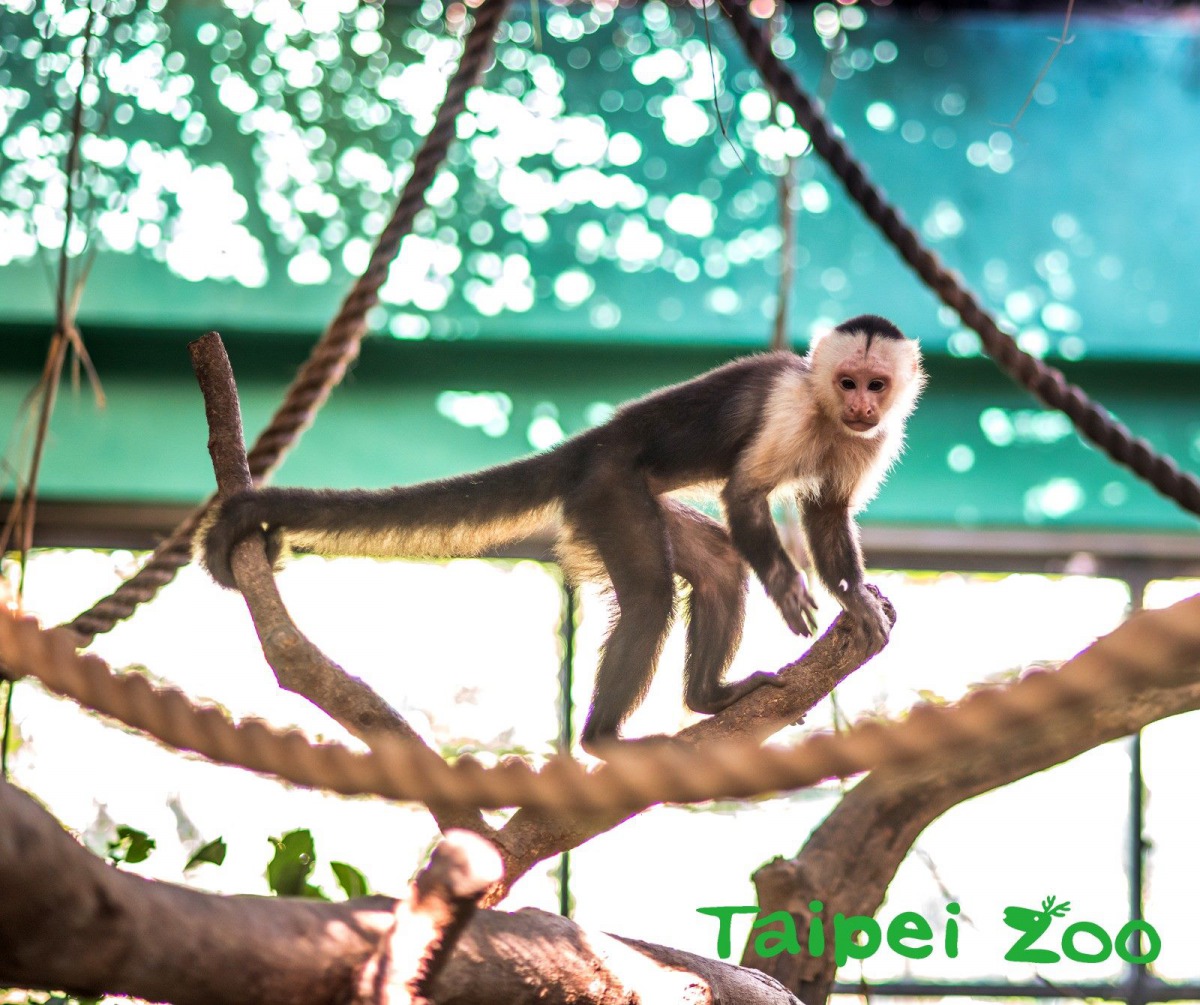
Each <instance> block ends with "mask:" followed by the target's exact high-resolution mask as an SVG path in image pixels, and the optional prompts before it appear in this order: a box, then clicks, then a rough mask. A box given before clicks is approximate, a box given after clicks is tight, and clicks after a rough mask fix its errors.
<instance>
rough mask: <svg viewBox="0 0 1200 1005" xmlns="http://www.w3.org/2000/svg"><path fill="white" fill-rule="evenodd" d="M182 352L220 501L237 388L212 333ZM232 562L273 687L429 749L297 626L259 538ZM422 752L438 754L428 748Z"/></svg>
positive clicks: (362, 732) (229, 476)
mask: <svg viewBox="0 0 1200 1005" xmlns="http://www.w3.org/2000/svg"><path fill="white" fill-rule="evenodd" d="M188 351H189V352H190V353H191V357H192V367H193V369H194V370H195V371H196V379H197V380H198V381H199V383H200V390H201V392H202V393H203V395H204V410H205V415H206V416H207V419H208V429H209V437H208V450H209V454H210V455H211V456H212V460H213V471H214V473H215V474H216V478H217V489H218V493H219V496H220V498H221V499H225V498H227V497H228V496H230V495H233V494H235V493H237V492H242V491H245V490H247V489H249V488H251V487H252V482H251V479H250V467H249V465H248V463H247V461H246V446H245V441H244V439H243V437H242V416H241V408H240V406H239V405H238V396H237V386H236V384H235V383H234V379H233V370H232V368H231V367H230V365H229V357H228V356H227V355H226V353H225V347H224V345H222V343H221V337H220V336H219V335H218V334H217V333H216V332H209V333H208V334H207V335H205V336H204V337H203V338H200V339H197V340H196V341H195V342H193V343H191V344H190V345H189V346H188ZM232 564H233V570H234V575H235V576H236V578H237V581H238V586H239V588H240V589H241V591H242V595H243V597H244V598H245V600H246V606H247V608H249V610H250V618H251V620H252V621H253V622H254V630H255V631H256V632H257V633H258V638H259V641H260V642H261V643H262V650H263V656H264V657H266V660H267V663H268V664H269V665H270V667H271V670H272V672H274V674H275V679H276V681H278V683H279V686H280V687H282V688H284V689H285V690H287V691H291V692H293V693H294V694H298V695H300V696H301V697H304V698H307V699H308V700H309V701H310V702H312V703H313V704H314V705H316V706H317V708H319V709H321V710H322V711H323V712H325V713H326V714H327V715H328V716H329V717H330V718H332V719H334V720H335V721H336V722H338V723H340V724H341V725H342V726H344V727H345V728H346V729H348V730H349V731H350V732H351V733H353V734H354V735H355V736H357V737H359V738H360V739H362V740H364V741H365V742H366V743H368V744H370V742H371V739H372V736H375V735H378V734H380V733H388V734H391V735H393V736H397V737H400V738H401V739H404V740H406V741H408V742H410V743H411V744H413V745H414V746H420V747H422V748H424V749H426V750H428V748H427V747H426V746H425V742H424V741H423V740H422V739H421V737H420V735H419V734H418V733H417V732H416V730H414V729H413V728H412V726H410V725H409V724H408V722H407V721H406V720H405V719H404V718H403V717H402V716H401V715H400V714H399V713H398V712H397V711H396V710H395V709H393V708H392V707H391V705H389V704H388V703H387V702H386V701H384V700H383V698H381V697H380V696H379V694H378V693H377V692H376V691H375V690H374V689H373V688H371V687H370V685H368V684H367V683H366V682H365V681H363V680H361V679H360V678H358V677H354V676H352V675H351V674H349V673H347V672H346V671H345V670H344V669H343V668H342V667H341V666H339V665H338V664H337V663H335V662H334V661H333V660H331V659H329V657H327V656H326V655H325V654H324V653H323V652H321V650H320V649H319V648H318V647H317V646H316V645H314V644H313V643H312V642H311V641H310V640H309V639H308V638H307V637H306V636H305V635H304V633H303V632H301V631H300V629H299V628H297V627H296V624H295V622H293V621H292V618H291V615H290V614H288V612H287V608H286V607H284V604H283V598H282V597H281V596H280V595H279V588H278V587H277V586H276V583H275V574H274V572H273V571H272V569H271V564H270V562H268V561H267V553H266V549H265V548H264V547H263V539H262V538H261V537H257V536H256V537H252V538H247V539H246V540H245V541H243V542H241V543H240V544H239V545H238V546H237V547H236V548H235V549H234V553H233V562H232ZM429 757H430V758H431V759H439V758H438V755H437V754H436V753H435V752H434V751H432V750H429ZM430 812H431V813H433V816H434V819H435V820H437V823H438V826H439V827H441V829H442V831H443V832H445V831H446V830H448V829H450V828H454V827H458V828H463V829H465V830H470V831H474V832H475V833H478V834H484V835H490V834H491V833H492V829H491V828H490V827H488V826H487V824H486V823H484V821H483V817H482V816H481V815H480V814H479V812H478V811H467V810H462V809H453V810H447V809H445V808H442V809H438V808H436V807H430Z"/></svg>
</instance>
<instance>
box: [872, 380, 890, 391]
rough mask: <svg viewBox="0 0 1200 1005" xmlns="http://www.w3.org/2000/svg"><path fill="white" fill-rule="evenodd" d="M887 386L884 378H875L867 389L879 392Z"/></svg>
mask: <svg viewBox="0 0 1200 1005" xmlns="http://www.w3.org/2000/svg"><path fill="white" fill-rule="evenodd" d="M886 386H887V385H886V384H884V382H883V381H882V380H873V381H871V383H869V384H868V385H867V390H868V391H874V392H876V393H878V392H880V391H882V390H883V389H884V387H886Z"/></svg>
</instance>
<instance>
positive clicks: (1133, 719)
mask: <svg viewBox="0 0 1200 1005" xmlns="http://www.w3.org/2000/svg"><path fill="white" fill-rule="evenodd" d="M1193 667H1194V668H1195V669H1197V670H1200V667H1195V664H1194V663H1193ZM1196 708H1200V683H1193V684H1187V685H1183V686H1180V687H1174V688H1152V689H1146V690H1143V691H1140V692H1137V693H1134V694H1128V693H1124V694H1121V695H1114V696H1113V697H1112V698H1109V699H1107V700H1103V701H1101V702H1099V703H1098V704H1096V705H1095V706H1094V707H1090V708H1089V709H1088V711H1087V713H1086V714H1084V715H1080V714H1078V713H1076V714H1074V715H1071V714H1061V715H1056V716H1051V717H1049V718H1047V719H1044V720H1042V721H1041V722H1039V724H1038V730H1037V732H1036V733H1023V734H1022V735H1021V736H1020V738H1019V741H1014V738H1013V737H1012V736H1011V735H1006V734H1000V735H996V736H993V737H992V738H991V739H990V741H989V742H986V743H984V744H981V745H980V746H979V747H978V748H976V749H975V750H974V751H973V752H971V753H968V754H965V755H956V756H955V757H954V759H953V760H948V759H946V758H937V757H927V758H924V759H923V760H921V761H920V762H918V763H916V764H914V765H911V766H910V767H908V768H905V769H899V768H886V769H880V770H878V771H873V772H872V773H871V774H869V775H868V776H867V777H866V778H865V779H863V781H861V782H860V783H859V784H858V785H857V786H855V788H853V789H852V790H850V792H848V793H847V794H846V795H845V796H844V797H843V798H842V799H841V801H840V802H839V803H838V805H837V806H836V807H835V808H834V809H833V811H832V812H831V813H830V814H829V816H828V817H827V818H826V819H825V820H824V822H823V823H822V824H821V825H820V826H819V827H818V828H817V829H816V830H815V831H814V832H813V833H812V835H811V836H810V837H809V839H808V841H807V842H806V844H805V846H804V848H803V850H802V851H801V852H800V854H799V855H797V856H796V857H795V858H793V859H783V858H777V859H775V860H774V861H772V862H769V863H768V864H767V865H765V866H763V867H762V868H761V869H759V870H758V872H757V873H756V874H755V876H754V881H755V885H756V886H757V888H758V902H759V907H760V910H761V912H762V913H763V914H769V913H771V912H773V911H788V912H790V913H791V914H792V915H793V916H794V917H795V919H796V927H797V933H798V937H799V939H800V942H801V944H802V945H803V944H806V939H807V930H808V924H809V921H810V918H811V912H810V911H809V909H808V904H809V903H810V902H811V901H812V900H820V901H821V902H822V903H823V904H824V905H825V907H824V912H823V913H824V915H825V916H826V917H828V918H831V917H832V916H833V915H834V914H835V913H837V912H841V913H842V914H844V915H846V916H850V915H856V914H861V915H866V916H868V917H872V916H874V914H875V912H876V911H877V910H878V909H879V907H880V905H881V904H882V903H883V897H884V894H885V893H886V891H887V888H888V886H889V885H890V883H891V881H892V879H893V878H894V876H895V874H896V870H897V869H898V868H899V867H900V863H901V862H902V861H903V860H904V857H905V856H906V855H907V854H908V852H909V850H910V849H911V848H912V846H913V844H914V842H915V841H916V840H917V838H918V837H919V836H920V834H921V832H922V831H923V830H924V829H925V828H926V827H928V826H929V825H930V824H931V823H932V822H933V821H934V820H936V819H937V818H938V817H940V816H941V815H942V814H943V813H945V812H946V811H947V810H949V809H951V808H952V807H954V806H957V805H958V804H959V803H962V802H964V801H966V800H967V799H970V798H972V797H973V796H977V795H979V794H981V793H983V792H989V791H991V790H992V789H997V788H1000V787H1001V786H1003V785H1007V784H1009V783H1010V782H1014V781H1016V780H1018V779H1020V778H1025V777H1027V776H1029V775H1031V774H1034V773H1036V772H1038V771H1044V770H1045V769H1046V768H1049V767H1052V766H1053V765H1055V764H1061V763H1062V762H1063V761H1067V760H1070V759H1071V758H1072V757H1076V756H1078V755H1079V754H1082V753H1084V752H1085V751H1088V750H1091V749H1092V748H1093V747H1097V746H1099V745H1100V744H1102V743H1107V742H1108V741H1109V740H1114V739H1117V738H1118V737H1122V736H1127V735H1129V734H1130V733H1133V732H1136V731H1137V730H1139V729H1141V728H1143V727H1144V726H1146V725H1148V724H1149V723H1151V722H1156V721H1157V720H1159V719H1164V718H1167V717H1168V716H1172V715H1177V714H1179V713H1181V712H1188V711H1192V710H1194V709H1196ZM742 963H743V965H745V966H752V967H758V968H760V969H762V970H763V971H765V972H766V973H769V974H771V975H772V976H774V977H777V978H778V979H779V980H780V981H781V982H782V983H784V984H786V985H787V986H788V987H789V988H791V989H792V990H793V991H795V992H796V993H797V994H798V995H799V996H800V998H801V999H802V1000H803V1001H805V1002H808V1003H811V1005H818V1003H823V1002H824V1001H825V999H826V998H827V997H828V995H829V991H830V988H831V987H832V984H833V979H834V973H835V967H834V964H833V960H832V958H826V957H817V958H815V959H814V958H812V957H810V956H809V955H808V954H801V955H798V956H791V955H789V954H786V953H785V954H781V955H779V956H776V957H773V958H771V959H764V958H762V957H760V956H759V955H758V954H757V953H755V952H754V949H753V946H752V945H751V946H748V947H747V949H746V951H745V953H744V954H743V956H742Z"/></svg>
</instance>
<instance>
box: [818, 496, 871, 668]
mask: <svg viewBox="0 0 1200 1005" xmlns="http://www.w3.org/2000/svg"><path fill="white" fill-rule="evenodd" d="M800 515H801V521H802V523H803V524H804V535H805V537H806V538H807V539H808V551H809V554H810V555H811V556H812V561H813V566H814V567H815V568H816V571H817V575H818V576H819V577H820V579H821V582H822V583H824V584H825V589H827V590H828V591H829V592H830V593H832V594H833V596H834V597H835V598H836V599H837V601H838V603H840V604H841V605H842V607H843V608H844V609H845V611H846V613H847V614H849V615H850V616H851V617H852V618H853V619H854V622H855V630H856V631H858V632H860V633H861V634H862V635H863V637H864V639H865V641H866V643H867V645H868V647H869V648H870V649H871V650H872V651H873V652H878V651H879V650H880V649H882V648H883V647H884V646H885V645H886V644H887V640H888V637H889V636H890V635H891V631H892V628H891V622H890V621H889V620H888V617H887V615H886V614H885V613H884V610H883V604H882V603H881V601H880V600H879V598H878V597H877V596H875V594H874V593H872V592H871V591H870V590H868V589H867V583H866V578H865V574H864V570H863V557H862V551H861V549H860V548H859V546H858V531H857V528H856V527H855V524H854V518H853V517H851V515H850V505H849V503H848V502H846V501H842V500H837V499H832V498H830V497H828V496H825V495H823V494H822V495H819V496H817V498H816V499H807V498H805V499H801V500H800Z"/></svg>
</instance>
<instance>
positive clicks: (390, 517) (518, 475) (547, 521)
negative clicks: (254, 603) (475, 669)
mask: <svg viewBox="0 0 1200 1005" xmlns="http://www.w3.org/2000/svg"><path fill="white" fill-rule="evenodd" d="M561 469H562V461H561V459H560V458H556V459H555V461H554V462H553V463H551V462H550V460H549V457H548V455H546V454H536V455H534V456H533V457H526V458H524V459H522V460H519V461H514V462H513V463H511V464H502V465H499V466H497V467H494V468H488V469H486V470H484V471H478V472H474V473H472V474H467V475H459V476H456V477H454V478H446V479H441V480H438V481H430V482H422V483H420V484H418V485H403V486H397V487H395V488H390V489H381V490H378V491H370V490H365V489H364V490H352V491H335V490H322V489H294V488H264V489H253V490H251V491H248V492H242V493H239V494H238V495H235V496H232V497H231V498H229V499H227V500H225V501H224V502H223V503H221V504H220V505H219V506H218V507H215V508H214V510H213V515H212V517H211V518H209V519H208V520H206V521H205V523H204V525H202V526H201V528H200V530H199V531H198V532H197V535H196V540H197V542H198V544H197V549H198V552H199V557H200V561H201V563H202V564H203V565H204V567H205V568H206V569H207V570H208V571H209V573H210V574H211V575H212V577H213V579H215V580H216V581H217V582H218V583H220V584H221V585H222V586H226V587H229V588H230V589H235V588H236V585H237V584H236V583H235V582H234V578H233V569H232V568H231V566H230V562H229V559H230V554H231V551H232V549H233V546H234V545H235V544H237V543H238V542H239V541H241V540H242V539H243V538H246V537H249V536H250V535H251V534H253V533H254V532H256V531H259V530H263V529H265V530H266V531H267V534H268V554H269V556H270V558H271V560H272V562H274V560H275V559H276V558H277V557H278V555H279V553H280V551H281V550H282V548H283V547H285V546H286V547H291V548H300V549H302V550H304V551H316V552H320V553H321V554H325V555H403V556H407V557H427V558H459V557H467V556H471V555H478V554H481V553H483V552H485V551H487V550H488V549H489V548H494V547H497V546H498V545H502V544H507V543H509V542H511V541H515V540H519V539H520V538H522V537H526V536H528V535H529V534H532V533H535V532H536V531H538V530H539V529H542V528H545V527H547V526H553V525H554V523H555V522H556V520H557V517H558V514H559V513H560V512H561V508H562V507H561V502H560V497H561V494H562V492H561V486H560V480H561V479H560V472H561ZM285 500H286V503H284V501H285ZM281 503H284V504H283V505H281Z"/></svg>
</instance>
